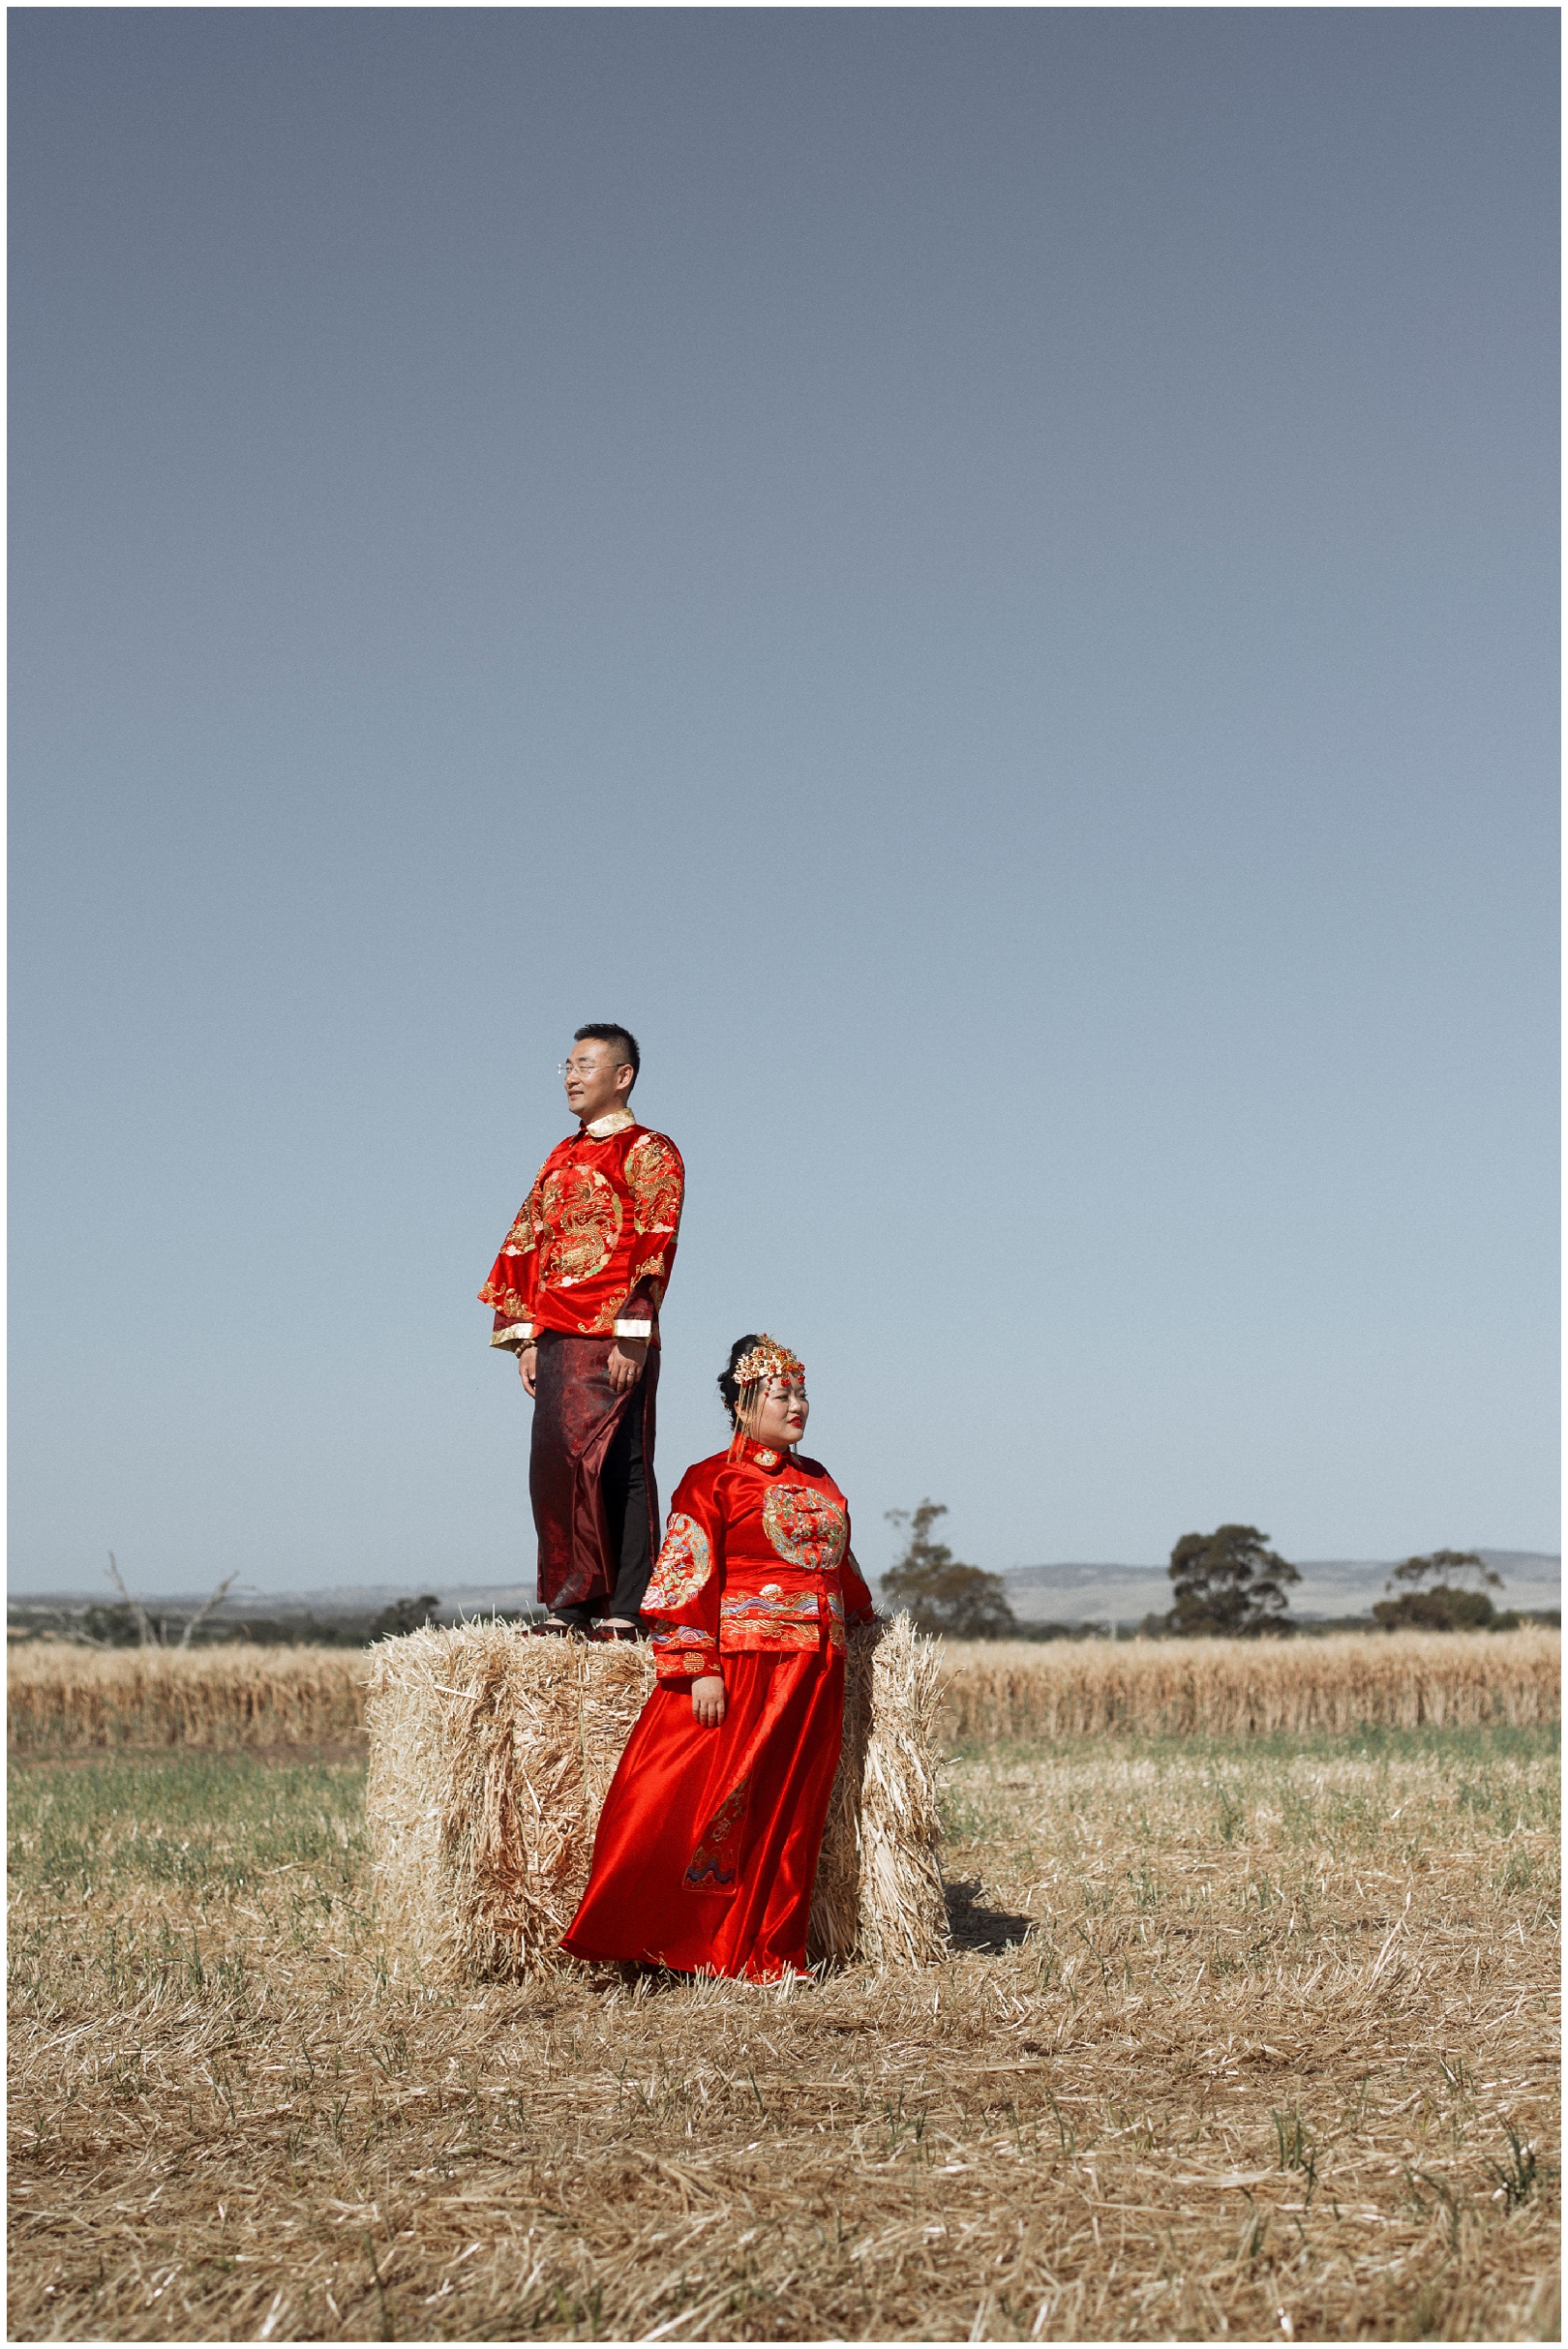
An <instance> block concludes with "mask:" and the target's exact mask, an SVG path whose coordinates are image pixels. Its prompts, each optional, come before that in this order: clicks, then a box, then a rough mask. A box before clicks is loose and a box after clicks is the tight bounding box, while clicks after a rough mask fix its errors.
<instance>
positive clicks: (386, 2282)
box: [11, 1720, 1558, 2340]
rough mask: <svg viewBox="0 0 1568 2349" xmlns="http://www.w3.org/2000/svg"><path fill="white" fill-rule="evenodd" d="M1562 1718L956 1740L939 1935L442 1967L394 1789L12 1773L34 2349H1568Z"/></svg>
mask: <svg viewBox="0 0 1568 2349" xmlns="http://www.w3.org/2000/svg"><path fill="white" fill-rule="evenodd" d="M1556 1747H1557V1735H1556V1730H1555V1726H1554V1724H1552V1723H1550V1722H1547V1721H1544V1720H1537V1721H1535V1722H1533V1723H1530V1724H1525V1725H1523V1726H1510V1725H1509V1724H1508V1723H1507V1721H1506V1720H1503V1721H1497V1720H1493V1722H1492V1723H1491V1724H1490V1725H1486V1726H1477V1727H1473V1728H1463V1729H1446V1730H1439V1729H1434V1728H1420V1729H1414V1730H1401V1729H1398V1728H1390V1727H1376V1726H1374V1727H1371V1728H1363V1729H1359V1730H1354V1731H1348V1732H1346V1731H1341V1732H1327V1731H1318V1732H1296V1733H1293V1734H1291V1735H1288V1736H1287V1735H1282V1734H1262V1735H1254V1736H1252V1737H1251V1738H1230V1739H1225V1740H1218V1739H1205V1738H1201V1737H1195V1736H1187V1737H1181V1738H1177V1737H1168V1736H1167V1737H1158V1738H1153V1737H1141V1736H1138V1735H1137V1734H1135V1733H1126V1734H1123V1735H1121V1736H1120V1737H1117V1738H1114V1739H1113V1738H1109V1737H1087V1738H1086V1737H1078V1738H1076V1739H1070V1740H1067V1739H1064V1740H1062V1741H1060V1742H1057V1743H1054V1744H1051V1745H1044V1744H1040V1743H1038V1742H1037V1743H1033V1744H1023V1743H1019V1744H1015V1745H1012V1746H1009V1747H1005V1748H996V1747H991V1748H986V1749H980V1748H978V1747H975V1746H968V1747H964V1748H961V1749H960V1751H959V1753H958V1755H957V1757H956V1758H955V1759H954V1760H953V1761H952V1762H951V1763H950V1766H949V1768H948V1771H947V1773H946V1777H947V1794H946V1804H947V1826H948V1843H947V1850H946V1854H945V1859H946V1872H947V1875H948V1878H949V1880H950V1898H951V1905H952V1912H953V1929H954V1947H953V1951H952V1955H951V1957H950V1960H949V1961H947V1962H946V1963H944V1964H942V1965H939V1966H937V1967H934V1968H926V1969H920V1970H911V1971H908V1972H904V1973H887V1974H883V1975H876V1974H874V1973H870V1972H868V1971H863V1970H857V1969H851V1970H848V1971H845V1972H843V1973H837V1974H831V1975H829V1976H827V1977H826V1978H825V1979H824V1980H823V1981H822V1982H821V1983H820V1984H818V1985H817V1986H816V1987H813V1988H809V1989H795V1990H789V1991H784V1992H781V1991H779V1990H776V1989H769V1990H760V1989H753V1988H747V1987H745V1986H742V1985H738V1984H729V1983H711V1982H710V1983H696V1984H692V1983H676V1982H668V1983H663V1984H659V1983H644V1984H640V1985H638V1986H636V1987H634V1988H633V1987H627V1986H625V1985H623V1984H620V1983H619V1982H616V1981H613V1980H611V1979H609V1978H602V1979H589V1978H587V1977H584V1976H581V1975H578V1974H576V1973H563V1974H561V1975H560V1976H558V1977H555V1976H552V1977H546V1978H544V1979H541V1980H536V1981H534V1982H531V1983H528V1984H526V1985H515V1984H502V1983H493V1984H473V1985H467V1986H461V1987H453V1986H450V1985H446V1984H441V1983H437V1982H430V1981H424V1980H421V1979H420V1978H418V1976H417V1974H414V1973H410V1972H409V1970H408V1968H407V1962H406V1961H405V1960H403V1959H402V1958H401V1957H400V1956H399V1955H398V1953H396V1952H395V1951H393V1950H390V1949H389V1948H388V1947H387V1946H386V1945H385V1942H384V1940H383V1937H382V1933H381V1930H380V1926H379V1924H378V1921H377V1913H376V1911H375V1907H374V1902H373V1898H372V1885H371V1876H370V1862H369V1853H368V1851H367V1848H366V1842H365V1833H364V1824H363V1774H362V1771H361V1769H360V1767H359V1766H358V1765H357V1764H355V1763H352V1762H337V1763H317V1762H309V1761H304V1760H301V1761H298V1762H284V1763H280V1764H275V1765H269V1764H267V1763H265V1762H259V1761H257V1760H256V1759H255V1758H253V1757H250V1756H246V1755H220V1754H203V1755H196V1754H191V1753H184V1754H182V1753H178V1752H176V1753H170V1754H168V1755H166V1756H157V1757H151V1756H134V1755H128V1754H121V1755H115V1756H105V1757H98V1758H95V1757H85V1758H81V1759H76V1760H72V1761H69V1762H67V1761H57V1762H45V1761H33V1762H19V1763H17V1764H15V1765H14V1768H13V1775H12V1811H11V1826H12V1842H13V1908H12V1936H11V1965H12V1975H13V1985H12V1987H13V2015H14V2020H13V2024H12V2036H11V2061H12V2074H13V2078H12V2169H11V2181H12V2195H13V2203H12V2222H13V2223H12V2261H11V2331H12V2334H13V2336H14V2337H20V2338H46V2337H58V2338H75V2339H80V2338H116V2339H132V2338H140V2339H152V2338H159V2339H168V2338H176V2339H177V2338H207V2339H212V2338H219V2339H226V2338H237V2337H244V2338H255V2337H258V2336H260V2337H266V2338H270V2339H274V2340H281V2339H288V2338H299V2337H317V2338H328V2339H340V2338H341V2339H364V2338H367V2337H369V2338H392V2337H397V2338H402V2339H406V2340H407V2339H438V2340H445V2339H484V2338H502V2337H505V2338H513V2339H516V2338H523V2339H528V2338H560V2337H569V2338H619V2339H638V2338H653V2337H657V2338H660V2339H666V2340H672V2339H675V2340H678V2339H793V2340H811V2339H824V2338H832V2337H837V2338H851V2339H854V2338H889V2337H894V2338H910V2339H933V2338H934V2339H953V2338H959V2339H964V2338H969V2339H1018V2338H1037V2339H1038V2338H1045V2339H1074V2338H1100V2339H1104V2338H1148V2337H1165V2338H1169V2337H1171V2336H1178V2337H1181V2336H1187V2337H1201V2338H1210V2337H1222V2336H1229V2337H1233V2338H1239V2339H1249V2340H1260V2339H1273V2340H1281V2339H1289V2338H1292V2337H1293V2338H1296V2339H1307V2338H1314V2337H1315V2338H1364V2339H1365V2338H1372V2339H1377V2338H1381V2339H1390V2338H1423V2337H1425V2338H1451V2339H1452V2338H1491V2339H1507V2338H1551V2337H1555V2334H1556V2331H1557V2322H1558V2316H1557V2287H1556V2273H1557V2270H1556V2262H1557V2241H1556V2228H1557V2183H1558V2171H1557V2161H1558V2149H1557V2145H1556V2140H1555V2111H1556V2102H1555V2069H1554V2038H1553V2028H1554V2015H1555V1989H1556V1979H1557V1958H1556V1934H1557V1921H1556V1900H1557V1887H1558V1868H1557V1812H1558V1804H1557V1785H1558V1780H1557V1762H1556Z"/></svg>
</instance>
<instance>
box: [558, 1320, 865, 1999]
mask: <svg viewBox="0 0 1568 2349" xmlns="http://www.w3.org/2000/svg"><path fill="white" fill-rule="evenodd" d="M718 1383H719V1392H720V1394H721V1395H722V1396H723V1398H724V1401H725V1405H726V1407H727V1409H728V1411H729V1414H730V1419H731V1423H732V1425H733V1427H734V1429H735V1434H734V1436H733V1438H732V1440H731V1443H730V1448H729V1450H728V1451H727V1452H718V1453H715V1454H714V1456H713V1458H712V1459H711V1460H705V1461H699V1462H698V1464H697V1466H696V1467H694V1468H688V1469H687V1471H686V1474H685V1475H684V1477H683V1478H682V1479H681V1481H680V1484H679V1486H678V1489H677V1491H676V1495H675V1500H674V1504H673V1506H672V1508H671V1511H670V1522H669V1531H668V1532H667V1534H666V1535H665V1540H664V1547H663V1549H662V1550H661V1551H659V1556H658V1562H657V1564H656V1565H655V1567H654V1569H653V1580H652V1581H651V1582H650V1583H649V1585H648V1596H647V1598H646V1599H645V1600H644V1602H643V1611H644V1613H645V1615H647V1616H648V1617H650V1618H652V1619H653V1635H652V1636H653V1657H654V1664H655V1667H656V1670H657V1672H658V1683H657V1686H656V1687H655V1688H654V1690H653V1693H652V1695H651V1696H650V1697H649V1698H648V1703H647V1704H646V1705H645V1706H644V1708H643V1712H642V1716H641V1718H640V1719H639V1721H638V1724H637V1727H636V1728H635V1729H634V1730H633V1732H632V1733H631V1740H630V1743H629V1744H628V1745H627V1747H626V1751H625V1752H624V1754H623V1755H622V1756H621V1758H620V1766H619V1768H618V1770H617V1772H616V1775H615V1778H614V1780H613V1781H612V1783H611V1787H610V1792H609V1793H608V1794H607V1795H606V1797H605V1804H604V1811H603V1813H602V1815H601V1817H600V1820H599V1832H598V1835H597V1837H596V1839H595V1842H594V1846H593V1868H592V1873H591V1874H590V1876H589V1878H588V1890H587V1891H586V1892H585V1893H584V1895H583V1902H582V1906H581V1907H580V1908H579V1910H578V1912H577V1914H576V1916H575V1917H574V1918H573V1920H572V1924H571V1928H570V1930H569V1931H568V1933H567V1935H566V1937H565V1940H564V1941H563V1942H562V1943H561V1946H562V1948H564V1949H567V1950H569V1951H570V1952H571V1954H572V1955H573V1956H574V1957H579V1958H593V1959H607V1958H619V1959H640V1960H643V1961H645V1962H652V1963H654V1964H657V1965H661V1966H668V1967H670V1968H671V1969H672V1970H673V1971H675V1972H677V1973H697V1972H705V1973H723V1974H742V1975H746V1976H748V1977H749V1978H750V1979H752V1980H754V1981H772V1980H776V1979H777V1978H778V1976H780V1975H781V1974H787V1973H799V1972H801V1971H803V1969H804V1966H805V1940H806V1918H807V1914H808V1912H809V1910H810V1907H811V1884H812V1879H813V1878H814V1877H815V1875H816V1872H817V1853H818V1852H819V1850H820V1849H821V1845H822V1830H823V1822H824V1820H825V1819H826V1818H827V1815H828V1797H829V1793H830V1792H831V1791H832V1784H833V1773H834V1771H835V1770H836V1768H837V1766H838V1748H839V1737H840V1732H841V1731H842V1728H843V1720H844V1631H845V1625H846V1623H847V1622H848V1623H872V1622H875V1620H876V1617H875V1614H874V1613H873V1611H872V1607H871V1593H870V1592H869V1591H868V1590H867V1588H866V1586H865V1584H864V1582H863V1581H861V1579H860V1574H859V1568H858V1567H857V1566H856V1564H855V1561H854V1559H853V1557H852V1556H851V1555H850V1550H849V1509H848V1505H847V1504H846V1502H845V1499H844V1495H843V1494H842V1492H840V1491H839V1490H838V1487H837V1486H836V1485H835V1484H834V1483H833V1480H832V1478H831V1477H830V1476H829V1473H828V1471H827V1469H826V1468H824V1467H822V1466H821V1465H820V1463H819V1462H818V1461H812V1460H801V1459H800V1458H799V1456H798V1454H797V1452H796V1446H797V1444H798V1443H799V1440H800V1438H801V1436H802V1435H803V1434H804V1433H805V1424H806V1414H807V1409H808V1405H807V1402H806V1393H805V1371H804V1370H803V1368H802V1366H801V1364H800V1363H799V1360H798V1358H797V1357H796V1356H795V1355H794V1354H792V1353H791V1352H790V1350H789V1348H788V1347H787V1346H784V1345H780V1344H779V1342H778V1341H777V1340H776V1339H772V1338H769V1337H768V1336H767V1334H766V1333H764V1334H763V1335H761V1336H755V1337H750V1338H740V1339H738V1340H736V1342H735V1344H734V1345H733V1346H732V1347H731V1349H730V1362H729V1368H728V1369H727V1370H725V1372H724V1374H723V1375H722V1377H721V1378H720V1379H719V1382H718Z"/></svg>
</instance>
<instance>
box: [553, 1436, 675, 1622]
mask: <svg viewBox="0 0 1568 2349" xmlns="http://www.w3.org/2000/svg"><path fill="white" fill-rule="evenodd" d="M642 1402H643V1399H642V1397H641V1395H637V1396H634V1397H633V1399H632V1402H631V1405H630V1407H629V1408H628V1409H627V1410H625V1411H623V1412H622V1414H621V1417H620V1424H619V1426H618V1428H617V1430H616V1431H615V1433H614V1435H612V1436H611V1438H610V1448H609V1450H608V1451H607V1452H606V1454H605V1456H604V1469H603V1473H602V1475H601V1476H600V1479H599V1491H600V1493H601V1494H602V1496H603V1499H604V1514H605V1516H606V1517H607V1518H608V1519H609V1521H610V1555H611V1556H612V1558H614V1559H615V1560H616V1561H617V1569H618V1570H617V1574H616V1586H615V1589H614V1590H613V1591H612V1592H611V1594H610V1596H609V1598H608V1599H588V1600H584V1601H582V1602H581V1603H580V1604H578V1605H576V1606H572V1605H570V1604H568V1605H565V1606H560V1607H553V1608H552V1609H551V1613H552V1614H553V1615H556V1616H558V1618H559V1620H560V1621H561V1622H562V1623H575V1624H576V1625H578V1627H579V1628H580V1629H581V1630H583V1631H587V1630H588V1626H589V1624H590V1623H591V1622H592V1620H593V1618H594V1616H595V1615H620V1616H622V1617H623V1618H624V1619H625V1621H626V1622H628V1623H635V1622H636V1620H637V1616H638V1611H639V1610H640V1609H641V1607H642V1604H643V1598H644V1594H645V1593H646V1591H647V1589H648V1582H649V1580H650V1579H651V1577H652V1573H653V1549H652V1544H651V1542H650V1540H649V1538H648V1471H647V1468H646V1467H645V1465H644V1461H643V1410H642Z"/></svg>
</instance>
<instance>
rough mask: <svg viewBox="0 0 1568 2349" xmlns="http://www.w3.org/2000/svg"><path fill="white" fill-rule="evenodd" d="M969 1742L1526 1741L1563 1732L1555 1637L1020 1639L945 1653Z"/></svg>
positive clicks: (955, 1718) (953, 1718) (958, 1724)
mask: <svg viewBox="0 0 1568 2349" xmlns="http://www.w3.org/2000/svg"><path fill="white" fill-rule="evenodd" d="M947 1661H948V1664H949V1670H948V1672H947V1675H946V1691H945V1695H946V1718H945V1727H946V1728H947V1729H948V1731H949V1732H950V1734H951V1735H952V1736H954V1737H956V1738H958V1739H960V1740H965V1741H967V1740H977V1739H978V1740H981V1741H1000V1742H1004V1743H1005V1742H1007V1741H1008V1740H1010V1739H1012V1738H1018V1737H1045V1738H1058V1737H1092V1736H1103V1735H1107V1734H1110V1735H1125V1734H1127V1733H1129V1732H1132V1733H1135V1734H1138V1735H1142V1736H1174V1737H1185V1736H1205V1737H1248V1736H1257V1735H1259V1734H1263V1735H1268V1734H1272V1733H1273V1732H1277V1731H1282V1730H1284V1731H1290V1732H1297V1733H1299V1732H1304V1731H1308V1732H1310V1731H1314V1730H1337V1731H1345V1730H1354V1729H1360V1728H1362V1727H1363V1726H1368V1725H1372V1724H1380V1725H1382V1726H1385V1727H1388V1728H1393V1729H1418V1728H1422V1727H1426V1726H1429V1725H1430V1726H1432V1727H1434V1728H1439V1729H1475V1728H1477V1727H1478V1726H1480V1725H1481V1724H1484V1723H1486V1722H1506V1723H1507V1724H1508V1725H1509V1726H1510V1727H1511V1728H1515V1729H1518V1728H1522V1727H1523V1726H1525V1725H1526V1724H1529V1723H1533V1722H1540V1721H1556V1720H1558V1719H1559V1718H1560V1716H1561V1708H1562V1641H1561V1638H1560V1636H1559V1634H1557V1633H1556V1632H1553V1631H1536V1630H1527V1631H1511V1632H1401V1633H1399V1634H1397V1635H1395V1636H1393V1637H1390V1635H1389V1634H1388V1633H1386V1632H1372V1633H1367V1634H1360V1633H1350V1634H1348V1635H1345V1636H1342V1637H1336V1638H1332V1639H1326V1640H1134V1641H1117V1642H1116V1643H1115V1644H1114V1645H1113V1644H1112V1643H1111V1642H1110V1641H1100V1640H1093V1641H1075V1640H1073V1641H1069V1640H1060V1641H1053V1642H1052V1643H1051V1644H1050V1645H1049V1646H1047V1647H1039V1646H1033V1645H1030V1644H1029V1643H1028V1642H1027V1641H1021V1640H1016V1641H1015V1640H1005V1641H995V1642H983V1643H978V1644H965V1645H963V1646H954V1647H950V1649H949V1651H948V1659H947Z"/></svg>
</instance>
